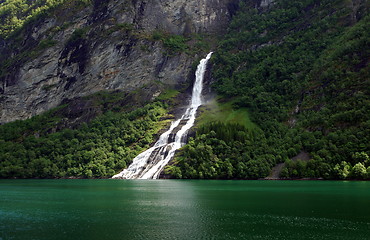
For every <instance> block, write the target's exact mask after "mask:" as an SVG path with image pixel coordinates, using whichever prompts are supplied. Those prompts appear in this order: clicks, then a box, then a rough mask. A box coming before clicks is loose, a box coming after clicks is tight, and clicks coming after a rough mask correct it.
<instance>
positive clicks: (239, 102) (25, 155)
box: [0, 0, 370, 179]
mask: <svg viewBox="0 0 370 240" xmlns="http://www.w3.org/2000/svg"><path fill="white" fill-rule="evenodd" d="M7 2H9V1H5V2H3V3H0V4H4V3H7ZM14 2H29V1H25V0H17V1H14ZM47 2H49V3H51V5H50V8H47V10H45V12H42V14H40V15H37V14H36V17H33V18H31V19H30V20H25V22H24V23H21V24H20V25H19V26H18V27H15V28H14V29H13V30H11V31H10V32H12V33H10V32H9V33H7V34H5V35H3V36H4V39H2V40H1V44H0V54H1V59H4V60H2V61H1V64H0V65H1V68H0V69H1V76H0V81H1V88H0V93H1V95H0V102H1V105H0V109H1V116H0V118H1V120H0V122H2V123H5V122H9V121H14V120H16V119H25V118H28V117H30V116H34V115H37V114H39V113H42V112H44V113H43V114H41V115H38V116H36V117H33V118H31V119H29V120H26V121H15V122H13V123H9V124H5V125H3V126H0V177H21V178H24V177H26V178H27V177H109V176H111V175H113V173H114V172H117V171H119V170H121V168H122V167H124V166H126V165H127V164H129V163H130V161H131V160H132V158H133V156H135V154H137V153H139V152H140V151H142V150H143V149H145V148H147V147H148V146H149V145H150V144H151V143H152V142H153V140H154V138H155V136H156V134H158V133H159V131H160V129H161V128H163V126H165V125H166V124H168V119H169V118H171V117H172V116H171V115H169V114H168V112H169V111H170V109H171V106H174V105H176V100H174V99H173V97H174V96H176V95H177V94H178V91H176V90H174V89H173V87H175V88H176V89H177V90H180V91H183V90H184V89H185V88H186V86H188V85H189V83H190V82H191V80H192V77H191V76H192V71H193V70H194V68H193V67H194V66H193V63H195V62H196V61H195V59H197V58H198V57H199V56H200V55H199V54H201V53H202V52H204V51H207V50H208V48H210V45H211V46H212V48H215V46H217V49H216V50H215V54H214V58H213V59H211V60H212V66H211V67H210V71H209V72H208V76H207V78H208V80H211V81H212V82H213V87H214V90H215V92H216V93H218V98H217V102H216V101H212V102H210V104H209V105H207V106H204V107H203V109H202V111H203V113H202V114H201V116H200V119H199V122H198V128H197V131H196V134H195V135H194V138H192V139H190V141H189V144H188V145H187V146H185V147H184V148H183V149H182V150H181V151H180V152H179V154H178V155H177V157H176V158H175V159H174V161H173V162H172V163H171V164H170V166H168V167H167V169H166V173H167V174H169V176H172V177H176V178H216V179H234V178H238V179H256V178H263V177H266V176H267V175H269V173H270V172H271V169H272V168H273V167H274V166H276V165H277V164H279V165H278V166H279V168H278V169H279V171H278V173H279V174H280V177H288V178H301V177H309V178H327V179H364V178H369V177H370V160H369V155H370V145H369V144H370V138H369V136H370V123H369V122H370V119H369V116H370V109H369V108H370V107H369V106H370V99H369V96H370V93H369V89H370V88H369V59H370V52H369V49H370V47H369V39H370V36H369V31H367V29H369V22H370V21H369V20H370V19H369V3H368V1H366V0H352V1H348V0H335V1H329V0H322V1H319V0H300V1H289V0H275V1H272V0H271V1H270V0H243V1H232V0H223V1H216V0H202V1H183V0H173V1H170V0H154V1H145V0H132V1H129V0H110V1H100V0H95V1H92V2H90V1H85V0H81V1H71V0H64V1H63V4H56V5H53V3H55V1H49V0H45V1H44V0H39V1H35V3H38V4H42V3H47ZM237 2H240V3H239V4H237ZM0 6H2V5H0ZM43 6H44V5H43ZM36 7H37V6H34V8H36ZM17 14H18V13H17ZM24 14H26V15H27V11H25V12H20V13H19V19H23V18H22V15H24ZM0 16H5V18H2V19H6V15H1V12H0ZM231 16H233V17H232V21H231V23H230V25H229V24H228V23H229V22H228V20H229V19H230V17H231ZM10 25H12V23H11V22H10ZM226 26H228V30H227V32H226V31H225V30H226ZM225 33H226V34H225ZM209 43H210V44H209ZM202 54H203V53H202ZM202 56H203V55H202ZM183 86H185V87H183ZM102 90H103V91H102ZM115 90H119V91H115ZM93 93H95V94H93ZM91 94H92V95H91ZM177 102H182V99H180V100H179V99H178V100H177ZM148 103H149V104H148ZM60 104H62V105H60ZM168 105H170V108H168ZM55 106H59V107H58V108H56V109H53V110H51V111H47V112H45V111H46V110H49V109H52V108H54V107H55ZM217 120H218V121H217ZM84 122H86V123H84ZM70 128H71V129H70ZM280 171H281V172H280ZM275 175H276V174H275Z"/></svg>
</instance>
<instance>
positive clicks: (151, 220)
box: [0, 180, 370, 240]
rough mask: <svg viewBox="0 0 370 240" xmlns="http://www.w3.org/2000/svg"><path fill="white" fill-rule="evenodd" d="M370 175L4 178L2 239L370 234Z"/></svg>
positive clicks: (360, 236) (0, 183) (346, 236)
mask: <svg viewBox="0 0 370 240" xmlns="http://www.w3.org/2000/svg"><path fill="white" fill-rule="evenodd" d="M369 203H370V182H331V181H196V180H189V181H180V180H157V181H149V180H131V181H127V180H0V239H1V240H8V239H22V240H23V239H37V240H44V239H45V240H49V239H89V240H94V239H97V240H98V239H99V240H101V239H110V240H114V239H140V240H142V239H356V240H359V239H369V236H370V204H369Z"/></svg>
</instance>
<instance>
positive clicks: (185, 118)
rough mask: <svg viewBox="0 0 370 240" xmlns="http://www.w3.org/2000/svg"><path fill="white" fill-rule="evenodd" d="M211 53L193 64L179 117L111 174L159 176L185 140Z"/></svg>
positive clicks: (193, 120)
mask: <svg viewBox="0 0 370 240" xmlns="http://www.w3.org/2000/svg"><path fill="white" fill-rule="evenodd" d="M211 55H212V52H211V53H209V54H208V55H207V57H206V58H204V59H202V60H201V61H200V63H199V65H198V67H197V71H196V73H195V82H194V86H193V92H192V96H191V101H190V104H189V106H188V107H187V109H186V111H185V113H184V114H183V115H182V116H181V118H179V119H177V120H175V121H173V122H172V123H171V126H170V128H169V129H168V130H167V131H166V132H164V133H163V134H162V135H161V136H160V137H159V139H158V141H157V142H156V143H155V144H154V146H153V147H151V148H149V149H148V150H146V151H145V152H142V153H140V154H139V155H138V156H137V157H135V158H134V159H133V161H132V163H131V165H130V166H129V167H128V168H127V169H124V170H123V171H122V172H120V173H118V174H116V175H114V176H113V177H112V178H117V179H157V178H158V177H159V174H160V173H161V172H162V170H163V168H164V167H165V166H166V165H167V163H168V162H169V161H170V160H171V159H172V158H173V156H174V155H175V152H176V150H177V149H179V148H181V147H182V146H183V145H184V144H185V142H184V141H185V140H186V138H187V133H188V131H189V129H190V128H191V127H192V126H193V125H194V122H195V116H196V112H197V110H198V107H199V106H200V105H202V90H203V78H204V73H205V71H206V68H207V63H208V60H209V59H210V58H211ZM179 126H182V127H179ZM171 136H175V137H174V138H173V137H171Z"/></svg>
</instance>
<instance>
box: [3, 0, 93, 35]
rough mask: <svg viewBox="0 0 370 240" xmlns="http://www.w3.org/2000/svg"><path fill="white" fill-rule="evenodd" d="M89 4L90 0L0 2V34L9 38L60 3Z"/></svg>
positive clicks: (17, 0) (16, 0) (18, 0)
mask: <svg viewBox="0 0 370 240" xmlns="http://www.w3.org/2000/svg"><path fill="white" fill-rule="evenodd" d="M72 2H73V4H76V3H78V4H82V5H86V4H89V3H90V2H91V1H90V0H5V1H3V2H1V3H0V22H1V25H0V36H2V37H3V38H7V37H8V36H10V35H11V34H12V33H14V32H16V31H17V30H19V29H21V28H22V27H23V26H24V25H25V24H27V23H29V22H32V21H35V20H37V19H38V18H39V17H41V16H45V15H47V14H49V13H50V12H51V10H52V9H54V8H56V7H58V6H60V5H68V4H70V3H72Z"/></svg>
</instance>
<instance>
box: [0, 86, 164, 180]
mask: <svg viewBox="0 0 370 240" xmlns="http://www.w3.org/2000/svg"><path fill="white" fill-rule="evenodd" d="M120 96H121V97H122V95H121V94H117V93H99V96H98V97H97V96H93V97H89V98H94V99H95V100H94V105H95V107H103V106H109V105H110V104H112V106H111V107H109V108H107V109H106V111H105V113H104V114H101V115H99V116H98V117H96V118H95V119H94V120H92V121H90V122H88V123H82V124H80V125H79V126H78V127H76V128H74V129H71V128H62V129H58V126H59V125H60V123H61V122H62V115H61V114H60V113H61V112H63V109H64V108H67V107H68V106H66V105H64V106H60V107H59V108H56V109H53V110H51V111H49V112H46V113H44V114H42V115H39V116H35V117H33V118H30V119H28V120H23V121H15V122H12V123H9V124H5V125H3V126H0V178H69V177H77V178H91V177H94V178H107V177H111V176H112V175H114V174H115V173H117V172H118V171H120V170H122V169H123V168H125V167H126V166H127V165H128V164H129V163H130V162H131V161H132V159H133V158H134V157H135V156H136V155H137V154H139V153H140V152H141V151H142V150H143V149H146V148H148V147H149V144H150V143H151V142H153V141H154V136H155V134H156V133H157V132H158V131H159V130H160V129H161V128H163V127H164V125H165V124H167V122H168V121H167V120H161V119H162V117H164V116H165V115H166V113H167V110H166V104H164V103H162V102H163V101H161V102H159V101H156V102H153V103H150V104H147V105H145V106H143V107H141V108H137V109H136V110H131V111H123V109H122V108H120V107H119V106H117V104H114V103H119V99H116V98H117V97H120Z"/></svg>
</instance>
